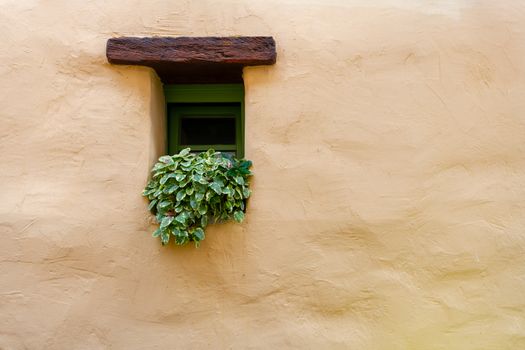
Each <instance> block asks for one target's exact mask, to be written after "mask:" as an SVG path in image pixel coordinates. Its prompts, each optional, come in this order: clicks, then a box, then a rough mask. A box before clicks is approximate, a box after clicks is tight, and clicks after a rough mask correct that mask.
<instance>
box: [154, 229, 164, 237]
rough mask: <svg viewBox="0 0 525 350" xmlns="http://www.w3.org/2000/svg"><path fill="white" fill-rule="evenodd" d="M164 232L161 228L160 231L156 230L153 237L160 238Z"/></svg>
mask: <svg viewBox="0 0 525 350" xmlns="http://www.w3.org/2000/svg"><path fill="white" fill-rule="evenodd" d="M161 232H162V230H161V228H160V227H159V228H158V229H156V230H155V232H153V237H158V236H160V233H161Z"/></svg>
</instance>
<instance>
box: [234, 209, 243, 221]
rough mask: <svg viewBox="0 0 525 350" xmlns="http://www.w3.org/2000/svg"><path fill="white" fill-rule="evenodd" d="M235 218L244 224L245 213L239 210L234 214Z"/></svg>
mask: <svg viewBox="0 0 525 350" xmlns="http://www.w3.org/2000/svg"><path fill="white" fill-rule="evenodd" d="M233 218H234V219H235V221H237V222H242V221H243V220H244V213H243V212H242V211H240V210H237V211H236V212H235V213H233Z"/></svg>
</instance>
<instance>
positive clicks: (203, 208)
mask: <svg viewBox="0 0 525 350" xmlns="http://www.w3.org/2000/svg"><path fill="white" fill-rule="evenodd" d="M207 212H208V207H207V206H206V205H201V206H199V214H201V215H204V214H206V213H207Z"/></svg>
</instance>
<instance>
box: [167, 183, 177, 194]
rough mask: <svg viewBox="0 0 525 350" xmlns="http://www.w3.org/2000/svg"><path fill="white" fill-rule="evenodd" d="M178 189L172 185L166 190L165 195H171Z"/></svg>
mask: <svg viewBox="0 0 525 350" xmlns="http://www.w3.org/2000/svg"><path fill="white" fill-rule="evenodd" d="M178 188H179V185H177V184H175V185H172V186H171V187H169V188H168V191H167V193H168V194H172V193H173V192H175V191H176V190H177V189H178Z"/></svg>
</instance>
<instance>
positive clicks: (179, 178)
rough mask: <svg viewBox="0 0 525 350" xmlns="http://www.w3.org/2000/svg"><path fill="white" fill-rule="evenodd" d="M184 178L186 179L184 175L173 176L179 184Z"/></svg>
mask: <svg viewBox="0 0 525 350" xmlns="http://www.w3.org/2000/svg"><path fill="white" fill-rule="evenodd" d="M185 178H186V175H184V174H175V180H177V181H179V182H181V181H182V180H184V179H185Z"/></svg>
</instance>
